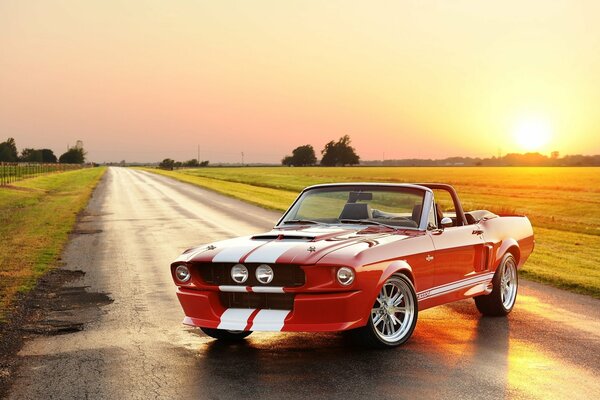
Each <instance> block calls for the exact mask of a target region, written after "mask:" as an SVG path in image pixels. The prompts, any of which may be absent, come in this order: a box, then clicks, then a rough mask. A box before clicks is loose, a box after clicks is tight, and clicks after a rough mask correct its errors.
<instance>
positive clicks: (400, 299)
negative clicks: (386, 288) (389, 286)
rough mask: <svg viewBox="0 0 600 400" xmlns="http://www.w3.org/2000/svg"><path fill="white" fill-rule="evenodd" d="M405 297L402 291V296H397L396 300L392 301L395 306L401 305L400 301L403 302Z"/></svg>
mask: <svg viewBox="0 0 600 400" xmlns="http://www.w3.org/2000/svg"><path fill="white" fill-rule="evenodd" d="M403 299H404V295H403V294H402V293H400V296H398V297H397V298H396V300H394V301H393V302H392V305H394V306H397V305H400V303H401V302H402V300H403Z"/></svg>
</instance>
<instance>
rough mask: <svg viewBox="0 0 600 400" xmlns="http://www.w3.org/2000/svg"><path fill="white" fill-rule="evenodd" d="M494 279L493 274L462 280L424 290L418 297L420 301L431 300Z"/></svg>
mask: <svg viewBox="0 0 600 400" xmlns="http://www.w3.org/2000/svg"><path fill="white" fill-rule="evenodd" d="M493 277H494V273H493V272H491V273H487V274H483V275H477V276H474V277H472V278H467V279H462V280H460V281H456V282H453V283H447V284H445V285H440V286H436V287H433V288H431V289H427V290H422V291H420V292H419V293H417V297H418V299H419V300H423V299H426V298H430V297H437V296H441V295H443V294H446V293H450V292H454V291H458V290H461V289H464V288H468V287H471V286H475V285H477V284H481V283H484V282H485V283H487V282H489V281H490V280H491V279H492V278H493Z"/></svg>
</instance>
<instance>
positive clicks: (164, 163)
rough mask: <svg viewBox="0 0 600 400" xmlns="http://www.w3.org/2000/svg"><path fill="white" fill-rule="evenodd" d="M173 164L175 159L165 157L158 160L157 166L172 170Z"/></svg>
mask: <svg viewBox="0 0 600 400" xmlns="http://www.w3.org/2000/svg"><path fill="white" fill-rule="evenodd" d="M174 166H175V161H174V160H171V159H170V158H165V159H164V160H162V161H161V162H160V164H158V167H159V168H162V169H168V170H172V169H173V167H174Z"/></svg>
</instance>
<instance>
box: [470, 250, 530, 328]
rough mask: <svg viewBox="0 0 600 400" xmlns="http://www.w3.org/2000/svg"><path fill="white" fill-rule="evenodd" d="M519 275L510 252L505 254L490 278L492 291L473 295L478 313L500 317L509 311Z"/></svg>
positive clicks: (515, 297) (513, 302)
mask: <svg viewBox="0 0 600 400" xmlns="http://www.w3.org/2000/svg"><path fill="white" fill-rule="evenodd" d="M518 287H519V277H518V275H517V262H516V260H515V257H514V256H513V255H512V254H510V253H509V254H506V255H505V256H504V258H503V259H502V262H501V263H500V266H499V267H498V269H497V270H496V274H495V275H494V279H492V292H491V293H490V294H488V295H483V296H477V297H475V305H476V306H477V309H478V310H479V312H480V313H482V314H483V315H489V316H494V317H502V316H505V315H507V314H508V313H510V312H511V311H512V309H513V307H514V305H515V300H516V299H517V289H518Z"/></svg>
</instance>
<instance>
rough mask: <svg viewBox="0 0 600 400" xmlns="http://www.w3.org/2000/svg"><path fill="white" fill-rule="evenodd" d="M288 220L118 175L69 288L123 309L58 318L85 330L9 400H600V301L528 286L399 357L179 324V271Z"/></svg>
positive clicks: (317, 339)
mask: <svg viewBox="0 0 600 400" xmlns="http://www.w3.org/2000/svg"><path fill="white" fill-rule="evenodd" d="M276 219H277V214H276V213H273V212H268V211H265V210H262V209H259V208H256V207H253V206H250V205H247V204H245V203H242V202H239V201H236V200H232V199H229V198H226V197H223V196H219V195H217V194H214V193H211V192H208V191H205V190H202V189H199V188H196V187H192V186H190V185H186V184H183V183H179V182H176V181H173V180H170V179H168V178H165V177H160V176H155V175H152V174H149V173H145V172H140V171H135V170H130V169H122V168H110V169H109V170H108V172H107V174H106V175H105V177H104V179H103V181H102V182H101V184H100V185H99V186H98V188H97V190H96V192H95V194H94V196H93V198H92V201H91V202H90V205H89V206H88V208H87V214H86V216H85V217H84V218H83V219H82V221H81V222H80V223H79V226H78V228H77V232H78V233H79V234H75V235H74V236H73V239H72V240H71V242H70V244H69V245H68V247H67V249H66V252H65V255H64V261H65V262H66V267H65V268H67V269H71V270H82V271H84V272H85V276H84V277H83V278H81V279H80V280H78V281H75V282H72V283H70V284H69V285H71V286H72V287H74V288H85V291H86V292H88V293H95V294H102V293H104V294H108V296H110V297H111V298H112V299H113V300H114V301H113V302H112V303H109V304H106V303H107V302H102V303H101V302H98V303H97V304H96V303H94V302H88V303H86V304H79V305H77V304H75V305H73V306H72V307H70V308H69V307H66V309H64V310H62V311H61V310H59V311H57V312H58V313H59V315H58V316H57V318H60V317H61V315H60V313H62V317H65V316H66V317H69V318H71V319H75V320H77V319H80V320H82V321H83V322H84V329H83V330H82V331H80V332H76V333H71V334H63V335H57V336H38V337H35V338H34V339H32V340H29V341H28V342H27V343H26V344H25V346H24V348H23V349H22V351H21V352H20V353H19V357H20V358H21V366H20V368H19V370H18V371H17V378H16V382H15V383H14V385H13V386H12V389H11V392H10V394H9V398H11V399H83V398H97V399H100V398H102V399H138V398H139V399H153V398H185V399H187V398H189V399H191V398H194V399H199V398H211V399H213V398H215V399H217V398H236V399H239V398H257V397H261V398H284V397H285V398H308V397H317V398H344V399H347V398H359V397H366V398H458V399H469V398H474V399H483V398H494V399H496V398H511V399H513V398H515V399H530V398H532V399H534V398H535V399H538V398H539V399H542V398H543V399H553V398H556V399H565V398H569V399H578V398H579V399H593V398H600V301H597V300H593V299H591V298H589V297H585V296H579V295H575V294H571V293H567V292H564V291H560V290H556V289H552V288H548V287H545V286H543V285H538V284H534V283H530V282H525V281H523V282H522V283H521V288H520V293H519V297H518V299H517V304H516V307H515V310H514V311H513V313H512V314H511V315H510V316H509V317H508V318H507V319H503V318H481V317H480V315H479V314H478V313H477V311H476V309H475V306H474V304H473V303H472V301H463V302H459V303H455V304H453V305H450V306H445V307H439V308H436V309H432V310H428V311H425V312H423V313H422V314H420V315H419V322H418V324H417V328H416V331H415V333H414V336H413V337H412V339H411V340H410V341H409V342H408V343H407V344H406V345H404V346H402V347H400V348H397V349H394V350H367V349H362V348H357V347H352V346H348V344H347V343H346V341H345V339H344V337H343V336H342V335H338V334H303V333H302V334H300V333H299V334H296V333H287V334H286V333H254V334H252V335H251V336H250V337H249V339H248V340H247V341H246V342H245V343H243V344H239V345H231V346H226V345H222V344H219V343H217V342H215V341H213V340H212V339H210V338H208V337H206V336H204V335H203V334H202V333H200V332H199V331H198V330H195V329H192V328H187V327H184V326H183V325H181V320H182V318H183V314H182V312H181V309H180V307H179V303H178V301H177V298H176V296H175V288H174V285H173V283H172V281H171V277H170V273H169V263H170V261H171V260H172V259H173V258H175V257H176V256H177V255H178V254H179V253H180V252H181V251H182V250H184V249H185V248H187V247H190V246H191V245H194V244H199V243H205V242H209V241H213V240H217V239H223V238H227V237H231V236H237V235H242V234H249V233H254V232H259V231H262V230H266V229H268V228H270V227H271V226H272V225H273V223H274V222H275V221H276Z"/></svg>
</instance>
